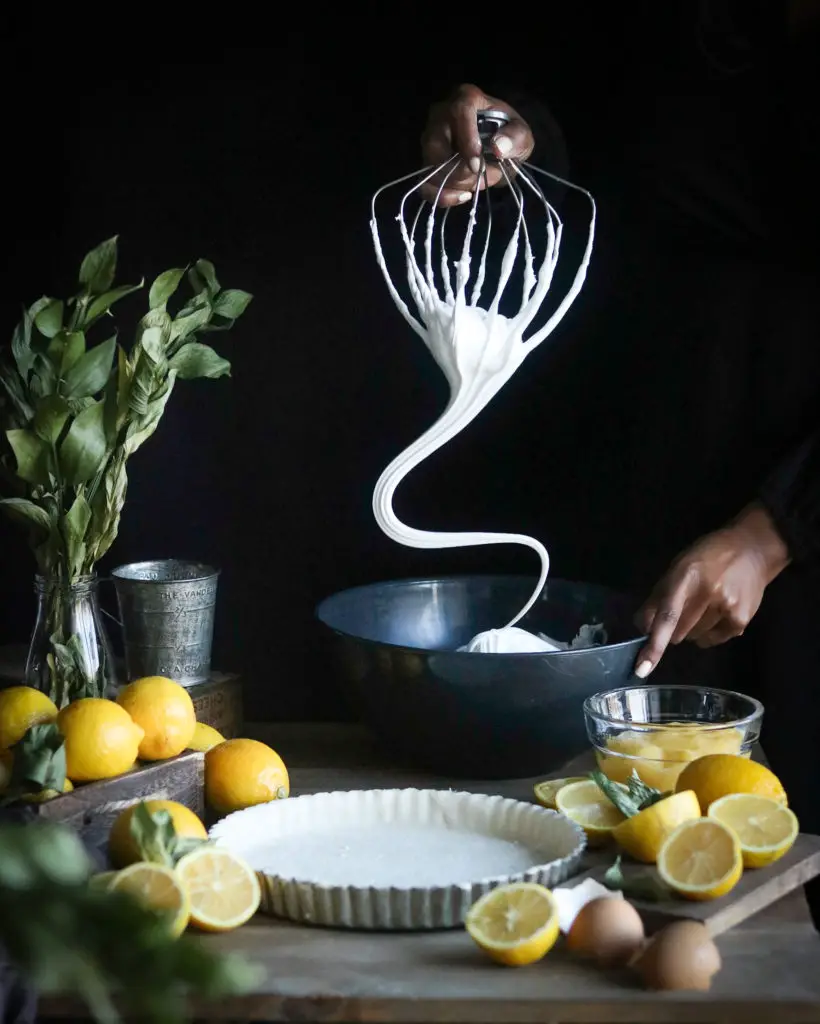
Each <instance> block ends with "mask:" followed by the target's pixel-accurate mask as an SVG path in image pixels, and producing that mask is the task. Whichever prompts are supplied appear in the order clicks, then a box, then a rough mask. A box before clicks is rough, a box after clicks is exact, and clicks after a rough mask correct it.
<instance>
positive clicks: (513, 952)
mask: <svg viewBox="0 0 820 1024" xmlns="http://www.w3.org/2000/svg"><path fill="white" fill-rule="evenodd" d="M464 923H465V927H466V928H467V931H468V932H469V934H470V935H471V936H472V938H473V940H474V941H475V943H476V944H477V945H478V946H479V947H480V948H481V949H483V950H484V952H485V953H487V954H488V955H489V956H490V957H492V959H493V960H495V961H496V962H497V963H500V964H505V965H506V966H508V967H524V966H526V965H527V964H534V963H535V962H536V961H537V960H541V959H542V958H543V957H544V956H546V955H547V953H549V951H550V950H551V949H552V947H553V946H554V945H555V941H556V939H557V938H558V907H557V906H556V903H555V898H554V897H553V895H552V893H551V892H550V890H549V889H546V888H545V887H544V886H543V885H537V884H535V883H534V882H512V883H510V884H509V885H500V886H498V888H496V889H492V890H491V891H490V892H488V893H487V894H486V895H485V896H482V897H481V899H480V900H478V902H477V903H474V904H473V906H472V907H471V908H470V911H469V913H468V914H467V919H466V921H465V922H464Z"/></svg>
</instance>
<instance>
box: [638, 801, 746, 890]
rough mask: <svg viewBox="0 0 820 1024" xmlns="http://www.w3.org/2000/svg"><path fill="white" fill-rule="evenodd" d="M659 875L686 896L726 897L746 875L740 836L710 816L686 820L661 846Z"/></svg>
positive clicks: (671, 887) (672, 887)
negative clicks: (744, 873) (744, 874)
mask: <svg viewBox="0 0 820 1024" xmlns="http://www.w3.org/2000/svg"><path fill="white" fill-rule="evenodd" d="M658 874H659V875H660V876H661V878H662V879H663V880H664V882H666V884H667V885H668V886H669V887H670V889H673V890H674V891H675V892H676V893H677V894H678V895H679V896H683V897H684V898H685V899H689V900H714V899H717V898H718V897H719V896H725V895H726V893H727V892H730V891H731V890H732V889H734V887H735V886H736V885H737V883H738V882H739V881H740V878H741V876H742V874H743V857H742V855H741V852H740V843H739V842H738V838H737V836H736V835H735V834H734V832H732V830H731V829H729V828H727V827H726V826H725V825H722V824H721V823H720V822H719V821H714V820H712V819H711V818H697V819H696V820H694V821H685V822H684V823H683V824H682V825H679V826H678V827H677V828H676V829H675V831H674V832H673V833H672V834H671V835H670V836H669V837H668V838H667V839H666V841H665V842H664V844H663V846H662V847H661V850H660V853H659V854H658Z"/></svg>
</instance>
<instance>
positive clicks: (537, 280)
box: [370, 110, 596, 628]
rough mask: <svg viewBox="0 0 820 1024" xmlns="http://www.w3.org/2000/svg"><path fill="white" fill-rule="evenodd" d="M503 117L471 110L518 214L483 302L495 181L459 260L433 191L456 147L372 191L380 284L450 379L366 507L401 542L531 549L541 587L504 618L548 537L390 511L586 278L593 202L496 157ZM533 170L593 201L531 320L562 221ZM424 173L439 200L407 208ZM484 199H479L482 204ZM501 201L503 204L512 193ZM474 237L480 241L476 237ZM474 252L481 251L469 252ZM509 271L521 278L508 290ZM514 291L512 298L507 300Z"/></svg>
mask: <svg viewBox="0 0 820 1024" xmlns="http://www.w3.org/2000/svg"><path fill="white" fill-rule="evenodd" d="M508 122H509V116H508V115H507V114H506V113H505V112H504V111H500V110H486V111H481V112H480V113H479V115H478V129H479V135H480V137H481V139H482V142H483V144H484V148H485V154H484V159H485V161H487V162H489V159H490V158H492V160H493V161H494V162H495V164H496V165H497V166H498V167H500V168H501V171H502V175H503V177H504V183H505V185H506V187H507V190H508V192H509V194H510V195H511V197H512V199H511V201H512V202H513V204H514V207H513V220H514V223H513V226H512V231H511V233H510V237H509V238H508V240H507V241H506V244H502V246H501V249H500V253H499V257H500V258H499V260H498V270H497V274H496V275H495V289H494V291H493V294H492V296H491V297H488V298H487V299H485V300H484V301H483V302H481V299H482V294H483V293H484V292H486V291H488V257H489V253H490V247H491V238H492V235H493V217H492V210H491V199H490V194H489V193H490V191H492V190H490V189H484V190H481V191H479V190H476V192H475V193H474V195H473V198H472V200H471V202H470V203H469V204H465V206H467V207H468V209H467V210H466V215H467V220H466V226H465V227H464V235H463V240H462V242H461V245H460V246H459V247H458V249H457V252H456V256H455V258H452V256H451V255H450V254H449V253H448V251H447V245H448V236H447V227H448V224H449V222H450V221H449V218H450V210H449V208H446V209H444V210H442V209H441V208H440V207H439V206H438V198H439V197H440V196H441V193H442V191H443V189H444V188H446V187H447V186H448V182H449V181H450V180H451V178H452V176H453V174H454V173H455V171H456V169H457V167H458V164H459V157H457V156H453V157H451V158H450V159H449V160H447V161H445V162H444V163H442V164H440V165H439V166H437V167H426V168H424V169H423V170H421V171H415V172H413V173H411V174H408V175H405V176H404V177H402V178H399V179H397V180H396V181H391V182H388V183H387V184H386V185H383V186H382V187H381V188H380V189H378V191H377V192H376V193H375V195H374V196H373V199H372V202H371V219H370V228H371V233H372V236H373V246H374V249H375V254H376V261H377V263H378V266H379V268H380V269H381V271H382V274H383V276H384V280H385V284H386V285H387V289H388V291H389V293H390V295H391V297H392V299H393V301H394V303H395V305H396V307H397V309H398V310H399V312H400V313H401V315H402V316H403V317H404V319H405V320H406V322H407V323H408V324H409V325H410V327H411V328H412V329H413V330H414V331H415V333H416V334H418V335H419V337H420V338H421V339H422V341H423V342H424V344H425V345H426V346H427V348H428V350H429V351H430V353H431V355H432V356H433V358H434V359H435V360H436V362H437V364H438V366H439V367H440V369H441V370H442V372H443V373H444V376H445V377H446V379H447V382H448V384H449V387H450V398H449V401H448V403H447V406H446V408H445V409H444V411H443V412H442V414H441V415H440V416H439V418H438V419H437V420H436V422H435V423H434V424H433V425H432V426H431V427H430V428H429V429H428V430H426V431H425V432H424V434H422V436H421V437H419V438H418V439H417V440H416V441H414V442H413V444H411V445H410V446H409V447H408V448H406V449H405V450H404V451H403V452H401V453H400V454H399V455H398V456H396V458H395V459H393V461H392V462H391V463H390V465H389V466H387V468H386V469H385V470H384V472H383V473H382V474H381V476H380V477H379V480H378V482H377V484H376V487H375V489H374V493H373V514H374V516H375V518H376V521H377V523H378V524H379V527H380V528H381V529H382V531H383V532H384V533H385V534H386V535H387V536H388V537H390V538H391V539H392V540H394V541H396V542H397V543H399V544H404V545H406V546H409V547H414V548H431V549H437V548H457V547H471V546H478V545H485V544H519V545H523V546H525V547H528V548H530V549H531V550H533V551H534V552H535V553H536V554H537V555H538V557H539V559H540V563H541V571H540V575H539V579H538V583H537V586H536V588H535V590H534V592H533V594H532V596H531V597H530V599H529V601H528V602H527V604H526V605H525V606H524V607H523V608H522V609H521V611H519V612H518V614H517V615H516V616H515V617H514V618H513V619H512V620H511V621H510V622H509V623H508V624H507V627H509V626H512V625H514V624H515V623H516V622H518V621H519V620H520V619H521V618H523V616H524V615H526V613H527V612H528V611H529V610H530V608H532V606H533V604H534V603H535V601H536V600H537V599H538V596H539V594H540V593H541V591H542V589H543V587H544V584H545V583H546V579H547V575H548V572H549V554H548V552H547V549H546V548H545V546H544V545H543V544H542V543H541V542H540V541H539V540H537V539H536V538H534V537H528V536H525V535H523V534H516V533H484V532H453V531H444V532H433V531H429V530H419V529H416V528H414V527H410V526H407V525H406V524H405V523H403V522H401V520H400V519H399V518H398V517H397V516H396V514H395V512H394V510H393V498H394V495H395V492H396V489H397V487H398V485H399V484H400V483H401V481H402V480H403V479H404V478H405V477H406V476H407V474H408V473H410V472H411V471H412V470H413V469H414V468H415V467H416V466H418V465H419V464H420V463H421V462H423V461H424V459H426V458H428V457H429V456H430V455H432V454H433V453H434V452H436V451H437V450H438V449H439V448H441V447H442V446H443V445H445V444H446V443H447V442H448V441H450V440H451V439H452V438H453V437H455V435H456V434H458V433H459V432H460V431H462V430H463V429H464V428H465V427H466V426H467V425H468V424H469V423H471V422H472V420H474V419H475V417H476V416H477V415H478V414H479V413H480V412H481V410H482V409H484V408H485V406H486V405H487V404H488V403H489V402H490V401H491V399H492V398H493V396H494V395H495V394H496V393H497V392H498V391H499V390H500V389H501V388H502V387H503V386H504V384H506V383H507V381H508V380H510V378H511V377H512V376H513V374H514V373H515V372H516V370H517V369H518V367H519V366H521V364H522V363H523V362H524V360H525V359H526V357H527V356H528V355H529V354H530V353H531V352H532V351H533V349H535V348H536V347H537V346H538V345H540V344H541V342H542V341H544V340H545V339H546V338H547V337H548V336H549V335H550V334H551V333H552V332H553V331H554V330H555V328H556V327H557V326H558V324H559V323H560V322H561V320H563V318H564V316H565V315H566V313H567V311H568V310H569V308H570V306H571V305H572V303H573V302H574V301H575V298H576V297H577V295H578V293H579V292H580V290H581V288H582V286H583V283H584V279H585V277H586V272H587V267H588V265H589V260H590V257H591V255H592V248H593V243H594V237H595V213H596V210H595V201H594V199H593V198H592V196H591V195H590V193H589V192H587V191H586V190H585V189H582V188H579V187H578V186H577V185H573V184H572V182H569V181H566V180H565V179H563V178H559V177H557V176H556V175H553V174H551V173H549V172H548V171H544V170H541V169H540V168H538V167H536V166H535V165H533V164H532V163H529V162H523V161H517V160H510V159H508V158H500V159H499V158H496V157H495V155H494V154H493V153H492V147H491V145H490V140H491V139H492V138H493V136H494V135H495V134H496V132H497V131H498V130H499V129H500V128H501V127H503V125H504V124H506V123H508ZM482 171H483V169H482ZM537 175H542V176H543V177H545V178H547V179H550V180H551V181H553V182H556V183H558V184H560V185H563V186H564V187H566V188H569V189H571V190H574V191H576V192H579V193H581V194H582V195H583V196H585V197H586V199H587V200H588V202H589V205H590V209H591V214H590V221H589V229H588V236H587V243H586V246H585V249H584V253H583V257H582V259H581V262H580V265H579V267H578V268H577V270H576V273H575V276H574V279H573V281H572V283H571V285H570V286H569V289H568V290H567V292H566V294H565V295H564V296H563V297H562V298H561V300H560V302H558V304H557V305H556V306H555V308H554V309H553V311H552V313H551V314H550V315H549V316H548V318H547V320H546V322H545V323H544V324H543V325H541V326H534V324H535V320H536V317H537V315H538V313H539V310H540V309H541V307H542V305H543V304H544V302H545V300H546V298H547V294H548V292H549V290H550V287H551V285H552V282H553V278H554V274H555V269H556V266H557V263H558V257H559V252H560V248H561V240H562V235H563V222H562V220H561V218H560V216H559V215H558V212H557V211H556V209H555V207H554V206H553V205H552V203H550V201H549V200H548V198H547V196H546V194H545V193H544V191H543V189H542V188H541V187H540V186H539V185H538V181H537V177H536V176H537ZM428 182H436V183H437V188H438V195H437V199H436V202H433V203H430V202H427V201H424V200H422V202H421V203H420V205H419V206H418V208H417V209H416V211H415V213H412V214H411V213H410V212H409V211H410V207H411V204H413V203H414V201H415V200H416V199H419V198H421V196H420V189H421V187H422V186H423V185H425V184H427V183H428ZM398 186H404V187H403V189H402V194H401V198H400V200H399V202H398V212H397V214H394V216H395V220H396V222H397V224H398V228H399V233H400V238H401V242H402V248H403V250H404V257H405V258H404V278H405V283H406V295H407V298H405V295H403V294H402V290H401V289H400V287H399V283H398V282H399V275H398V274H397V273H395V274H391V272H390V269H389V268H388V265H387V260H386V257H385V253H384V251H383V248H382V242H381V237H380V234H379V228H378V218H377V202H378V200H379V199H380V198H381V197H382V196H383V195H384V194H385V193H386V192H388V191H389V190H391V189H393V188H396V187H398ZM482 197H484V201H481V202H480V199H481V198H482ZM507 201H508V202H509V201H510V199H509V196H508V198H507ZM485 208H486V211H487V213H486V225H485V226H483V230H482V231H477V225H478V220H479V217H478V214H479V210H480V209H485ZM463 212H464V211H463V210H462V211H458V213H459V214H460V213H463ZM482 234H483V240H481V241H478V239H479V238H480V236H481V235H482ZM502 242H503V240H502ZM474 250H476V252H474ZM476 253H478V257H477V259H474V256H475V255H476ZM536 253H538V256H536ZM516 278H517V279H518V284H517V288H514V286H513V281H514V280H515V279H516ZM514 292H515V294H517V295H518V298H517V299H514V298H513V294H514ZM408 299H409V301H408ZM502 301H503V302H504V303H505V308H506V305H511V310H510V311H508V312H502V311H501V305H502ZM527 332H529V333H527ZM525 335H526V337H525ZM507 627H505V628H507Z"/></svg>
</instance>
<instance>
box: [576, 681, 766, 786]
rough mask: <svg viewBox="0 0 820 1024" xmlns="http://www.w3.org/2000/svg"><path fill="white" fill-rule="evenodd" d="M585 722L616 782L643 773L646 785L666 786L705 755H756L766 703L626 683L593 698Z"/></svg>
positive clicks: (736, 696)
mask: <svg viewBox="0 0 820 1024" xmlns="http://www.w3.org/2000/svg"><path fill="white" fill-rule="evenodd" d="M584 720H585V723H586V730H587V735H588V736H589V739H590V742H591V743H592V746H593V749H594V751H595V758H596V760H597V762H598V767H599V768H600V769H601V771H602V772H603V773H604V774H605V775H607V776H608V777H609V778H610V779H612V781H613V782H626V781H627V779H628V778H629V777H630V776H631V774H632V772H633V771H637V773H638V775H639V776H640V778H641V781H642V782H644V783H646V785H647V786H652V787H653V788H654V789H659V790H661V791H662V792H667V791H668V790H671V789H674V788H675V783H676V782H677V779H678V776H679V775H680V773H681V772H682V771H683V769H684V768H685V767H686V766H687V764H689V763H690V762H691V761H695V760H697V758H699V757H704V756H705V755H706V754H740V755H741V756H743V757H749V756H750V755H751V752H752V747H753V746H754V744H755V743H756V742H757V740H758V739H759V737H760V728H761V724H762V721H763V705H762V704H761V703H760V702H759V701H756V700H755V699H754V698H753V697H747V696H745V695H744V694H742V693H734V692H733V691H731V690H715V689H711V688H708V687H701V686H627V687H623V688H622V689H618V690H608V691H605V692H604V693H596V694H595V695H594V696H592V697H588V698H587V699H586V700H585V701H584Z"/></svg>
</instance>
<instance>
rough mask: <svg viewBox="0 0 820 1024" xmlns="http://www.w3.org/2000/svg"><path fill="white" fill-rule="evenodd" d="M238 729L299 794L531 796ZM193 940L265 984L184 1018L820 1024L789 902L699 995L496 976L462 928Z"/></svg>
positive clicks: (65, 1009)
mask: <svg viewBox="0 0 820 1024" xmlns="http://www.w3.org/2000/svg"><path fill="white" fill-rule="evenodd" d="M247 733H248V735H250V736H254V737H256V738H258V739H261V740H264V741H265V742H267V743H270V744H271V745H272V746H273V747H275V748H276V749H277V750H278V751H279V752H280V753H281V755H282V756H283V757H284V759H285V761H286V763H287V764H288V767H289V769H290V772H291V781H292V785H293V792H294V793H295V794H301V793H307V792H315V791H318V790H330V789H368V788H381V787H389V786H422V787H424V786H429V787H431V788H439V789H441V788H447V787H453V788H459V789H465V790H469V791H473V792H482V791H484V792H491V791H496V792H502V793H504V795H507V796H511V797H516V798H518V799H528V798H529V794H531V787H532V781H533V780H529V779H523V780H522V779H518V780H514V779H511V780H507V781H505V782H502V783H486V782H481V781H480V780H479V781H464V780H454V779H445V778H440V777H433V776H430V775H427V774H425V773H423V772H418V771H412V770H407V769H398V768H396V767H394V766H391V765H390V764H387V763H385V761H384V760H383V758H382V757H381V755H379V754H378V752H377V751H376V750H375V748H374V746H373V744H372V741H371V740H370V738H369V737H368V736H367V735H366V734H364V733H363V732H362V731H361V730H360V729H358V728H357V727H355V726H340V725H331V724H329V723H328V724H318V725H314V724H305V725H291V724H280V725H268V726H253V725H249V726H248V727H247ZM561 774H565V775H566V774H574V773H573V772H572V771H568V770H565V771H563V772H562V773H561ZM202 941H204V942H205V943H206V944H207V947H208V948H209V949H212V950H219V951H221V952H225V953H232V954H234V955H236V956H240V957H243V958H245V959H247V960H249V961H251V962H256V963H258V964H260V965H261V966H262V967H263V968H264V970H265V978H264V980H263V981H262V982H261V983H260V985H259V987H258V989H257V990H256V991H255V992H253V993H251V994H249V995H248V996H245V997H241V998H238V999H231V1000H226V1001H224V1002H221V1003H218V1004H212V1005H203V1004H198V1005H196V1006H194V1007H192V1008H191V1013H190V1014H189V1019H190V1020H192V1021H193V1020H202V1021H205V1020H207V1021H225V1022H226V1024H227V1022H236V1021H301V1022H308V1021H316V1022H317V1024H318V1022H323V1024H331V1022H339V1024H343V1022H350V1024H352V1022H361V1024H378V1022H386V1024H616V1022H617V1024H672V1022H689V1024H694V1022H698V1024H773V1022H776V1024H812V1022H818V1024H820V937H818V936H817V934H816V933H815V931H814V929H813V927H812V925H811V922H810V919H809V917H808V912H807V907H806V903H805V900H804V899H803V898H802V895H801V894H800V893H798V892H794V893H792V894H791V895H790V896H787V897H785V898H784V899H782V900H780V901H779V903H777V904H775V905H773V906H771V907H768V908H766V909H765V910H762V911H761V912H760V913H759V914H757V915H756V916H755V917H754V918H753V919H752V920H751V921H747V922H744V923H742V924H740V925H739V926H738V927H736V928H733V929H732V930H731V931H729V932H726V933H724V934H722V935H720V936H719V937H718V940H717V943H718V948H719V949H720V953H721V957H722V959H723V969H722V971H721V972H720V974H719V975H718V976H717V978H716V979H715V982H714V984H713V986H712V989H711V991H709V992H704V993H700V992H698V993H692V992H669V993H663V994H657V993H652V992H646V991H643V990H642V989H641V988H640V987H639V986H638V985H637V984H636V981H635V978H634V976H632V975H631V974H630V973H629V972H627V971H604V970H598V969H596V968H594V967H592V966H590V965H589V964H587V963H585V962H583V961H580V960H578V959H577V958H574V957H572V956H570V955H569V954H568V953H567V952H566V950H565V948H564V947H563V944H562V943H559V944H558V945H557V946H556V948H555V949H554V950H553V951H552V952H551V953H550V954H549V956H548V957H547V958H546V959H545V960H544V961H543V962H542V963H539V964H535V965H533V966H532V967H528V968H523V969H521V970H508V969H504V968H500V967H498V966H496V965H495V964H493V963H491V962H490V961H489V960H488V959H487V958H486V957H484V956H483V955H482V954H481V953H480V952H479V951H478V950H477V949H476V948H475V946H474V945H473V943H472V941H471V940H470V938H469V937H468V936H467V935H466V934H465V933H464V931H446V932H435V933H427V932H425V933H415V934H413V933H410V934H394V935H391V934H383V933H372V932H359V933H356V932H339V931H331V930H329V929H322V928H310V927H304V926H300V925H294V924H290V923H289V922H285V921H279V920H277V919H276V918H272V917H267V916H263V915H259V916H257V917H256V918H255V919H254V921H252V922H251V923H249V924H248V925H246V926H245V927H243V928H240V929H238V930H237V931H235V932H231V933H228V934H226V935H220V936H207V937H204V938H203V939H202ZM86 1017H87V1013H86V1012H85V1011H84V1009H83V1008H82V1007H81V1006H79V1005H78V1004H77V1002H76V1001H75V1000H68V999H61V998H48V999H43V1000H42V1002H41V1005H40V1012H39V1015H38V1019H39V1020H40V1021H42V1022H43V1024H45V1022H46V1021H48V1020H49V1019H55V1020H56V1019H75V1020H78V1019H84V1018H86Z"/></svg>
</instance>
